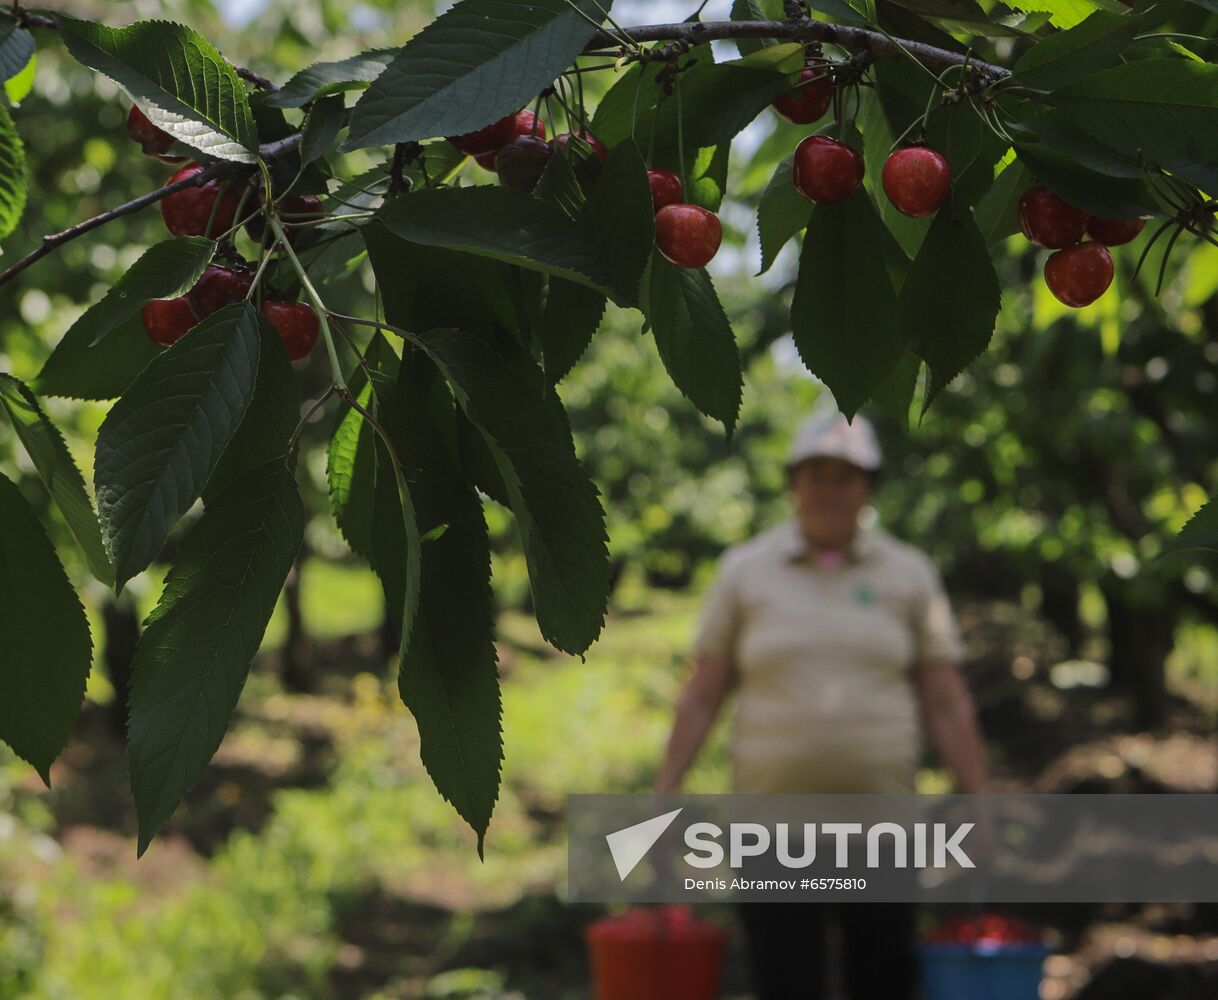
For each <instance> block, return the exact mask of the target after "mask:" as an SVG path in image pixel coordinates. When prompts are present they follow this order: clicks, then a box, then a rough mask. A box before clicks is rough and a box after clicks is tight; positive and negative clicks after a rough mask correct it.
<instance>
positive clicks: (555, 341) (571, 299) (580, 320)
mask: <svg viewBox="0 0 1218 1000" xmlns="http://www.w3.org/2000/svg"><path fill="white" fill-rule="evenodd" d="M547 291H548V294H547V295H546V305H545V311H544V312H543V313H542V317H541V352H542V357H543V359H544V367H545V372H546V381H547V382H548V383H549V384H550V385H555V384H557V383H558V382H560V381H561V380H562V379H563V377H564V376H565V375H566V374H567V373H568V372H569V371H570V370H571V369H572V368H574V367H575V362H577V361H578V360H579V359H580V357H581V356H582V355H583V353H584V351H586V350H587V349H588V345H589V344H590V343H591V342H592V336H593V334H595V333H596V330H597V327H599V326H600V323H601V316H603V315H604V313H605V297H604V296H603V295H601V294H600V293H599V292H596V291H593V290H592V289H591V288H588V287H586V286H584V285H577V284H575V282H573V281H564V280H563V279H562V278H551V279H550V281H549V286H548V290H547Z"/></svg>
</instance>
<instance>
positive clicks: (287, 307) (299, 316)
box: [262, 299, 321, 361]
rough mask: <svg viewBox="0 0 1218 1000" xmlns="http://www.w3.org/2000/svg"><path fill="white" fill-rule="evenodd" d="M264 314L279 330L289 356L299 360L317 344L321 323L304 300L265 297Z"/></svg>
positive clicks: (263, 303)
mask: <svg viewBox="0 0 1218 1000" xmlns="http://www.w3.org/2000/svg"><path fill="white" fill-rule="evenodd" d="M262 315H263V316H265V317H266V318H267V320H268V321H269V322H270V324H271V325H272V326H273V327H274V328H275V329H276V330H278V331H279V336H280V337H281V338H282V339H283V344H284V346H285V347H286V348H287V349H288V357H289V358H291V359H292V360H293V361H299V360H300V359H301V358H303V357H304V356H305V355H306V354H308V353H309V352H310V351H311V350H313V348H314V347H316V346H317V339H318V337H320V336H321V323H320V322H319V321H318V319H317V313H315V312H314V311H313V310H312V308H311V307H309V306H307V305H305V304H304V303H303V302H277V301H275V300H274V299H264V300H263V302H262Z"/></svg>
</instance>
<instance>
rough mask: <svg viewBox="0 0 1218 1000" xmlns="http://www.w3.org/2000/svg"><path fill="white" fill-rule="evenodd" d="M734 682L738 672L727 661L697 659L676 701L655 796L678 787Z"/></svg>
mask: <svg viewBox="0 0 1218 1000" xmlns="http://www.w3.org/2000/svg"><path fill="white" fill-rule="evenodd" d="M736 681H737V673H736V670H735V668H734V666H733V665H732V663H731V661H730V660H728V659H725V658H723V657H720V656H712V655H709V654H703V655H701V656H699V657H698V658H697V661H696V663H695V666H694V673H693V676H692V677H690V679H689V682H688V683H687V684H686V685H685V690H683V691H682V692H681V697H680V699H679V700H678V701H677V715H676V719H675V721H674V722H673V727H672V734H671V735H670V736H669V738H668V749H667V751H666V752H665V754H664V763H663V764H662V765H661V766H660V773H659V774H658V775H657V776H656V780H655V786H654V789H655V792H656V794H657V795H667V794H669V793H671V792H675V791H676V790H677V789H678V788H679V787H680V785H681V779H682V778H683V777H684V776H685V772H686V771H687V770H689V767H690V765H691V764H692V763H693V762H694V758H695V757H697V756H698V751H699V750H701V749H702V744H703V743H704V742H705V741H706V735H707V733H709V732H710V729H711V726H712V725H714V722H715V719H716V717H717V716H718V715H719V710H720V708H721V707H722V706H723V702H724V700H725V699H726V698H727V695H728V692H730V691H731V690H732V688H734V687H735V686H736Z"/></svg>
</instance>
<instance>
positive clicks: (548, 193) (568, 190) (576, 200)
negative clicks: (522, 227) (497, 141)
mask: <svg viewBox="0 0 1218 1000" xmlns="http://www.w3.org/2000/svg"><path fill="white" fill-rule="evenodd" d="M579 141H580V140H579V139H578V137H577V138H575V139H572V140H571V142H570V143H569V144H568V145H567V149H569V150H570V149H573V148H574V147H575V146H576V145H577V143H579ZM584 145H587V144H586V143H585V144H584ZM589 148H591V147H589ZM533 197H534V198H540V199H541V200H542V201H552V202H553V203H554V204H555V205H557V206H558V207H559V208H561V209H562V210H563V211H564V212H565V213H566V214H567V215H568V216H570V217H571V218H572V219H578V218H579V216H580V213H582V212H583V210H584V205H586V204H587V202H588V196H587V194H585V192H584V189H583V185H581V184H580V182H579V177H578V176H576V173H575V168H574V167H573V166H572V165H571V157H570V156H551V157H550V159H549V161H548V162H547V163H546V166H545V169H544V170H543V171H542V172H541V178H540V179H539V180H538V181H537V187H535V188H533Z"/></svg>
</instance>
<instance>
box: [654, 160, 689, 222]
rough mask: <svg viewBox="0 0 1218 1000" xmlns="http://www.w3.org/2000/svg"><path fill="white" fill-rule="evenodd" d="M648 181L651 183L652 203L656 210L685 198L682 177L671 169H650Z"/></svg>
mask: <svg viewBox="0 0 1218 1000" xmlns="http://www.w3.org/2000/svg"><path fill="white" fill-rule="evenodd" d="M647 181H648V183H650V184H651V204H652V206H653V208H654V210H655V211H657V212H658V211H659V210H660V209H661V208H663V207H664V206H665V205H675V204H677V202H681V201H684V200H685V187H684V186H683V185H682V184H681V178H680V177H678V176H677V175H676V174H674V173H673V172H672V171H671V170H648V171H647Z"/></svg>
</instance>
